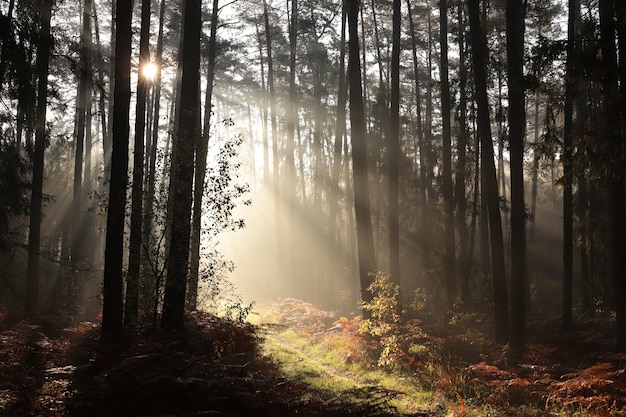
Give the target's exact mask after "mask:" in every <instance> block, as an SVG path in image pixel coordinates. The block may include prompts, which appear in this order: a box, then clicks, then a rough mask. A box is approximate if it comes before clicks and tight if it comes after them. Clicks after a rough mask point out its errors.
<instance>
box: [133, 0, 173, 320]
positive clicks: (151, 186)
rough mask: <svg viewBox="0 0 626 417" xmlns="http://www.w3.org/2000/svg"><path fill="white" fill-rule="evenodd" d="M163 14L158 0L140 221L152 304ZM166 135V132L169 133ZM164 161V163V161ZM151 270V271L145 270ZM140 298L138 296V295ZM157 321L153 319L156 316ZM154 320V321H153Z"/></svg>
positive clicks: (148, 303) (154, 296) (148, 297)
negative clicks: (150, 115)
mask: <svg viewBox="0 0 626 417" xmlns="http://www.w3.org/2000/svg"><path fill="white" fill-rule="evenodd" d="M164 16H165V0H161V4H160V6H159V32H158V35H157V45H156V54H155V64H156V66H157V71H156V74H155V77H154V90H153V93H152V94H153V97H152V100H153V101H154V105H153V109H152V111H153V116H152V123H153V126H152V131H151V134H152V136H151V137H150V152H149V155H148V160H149V161H148V166H147V173H146V185H145V188H146V198H145V199H144V205H145V206H144V209H143V225H142V235H143V237H142V239H141V243H142V247H143V249H144V258H143V259H144V260H145V261H146V264H145V266H146V268H144V270H145V273H144V279H145V281H144V282H143V285H142V287H143V288H144V289H145V291H144V294H145V296H146V300H145V301H146V302H145V304H143V305H145V306H153V305H155V304H156V303H158V296H157V292H158V291H159V289H158V287H159V285H158V284H157V281H160V278H159V277H158V273H156V274H155V275H156V276H152V275H151V273H153V272H156V268H154V266H153V265H156V259H155V258H156V256H155V255H156V251H155V247H154V242H153V241H152V239H153V238H152V236H153V230H152V229H153V223H154V216H153V206H154V198H155V188H156V160H157V147H158V143H159V119H160V112H161V66H162V65H163V24H164ZM168 137H169V136H168ZM164 165H165V164H164ZM148 272H150V273H148ZM140 298H141V297H140ZM155 322H156V320H155ZM153 324H155V323H153Z"/></svg>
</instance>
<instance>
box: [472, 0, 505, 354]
mask: <svg viewBox="0 0 626 417" xmlns="http://www.w3.org/2000/svg"><path fill="white" fill-rule="evenodd" d="M467 5H468V15H469V20H470V40H471V44H472V52H473V60H472V61H473V69H474V84H475V86H476V93H475V94H476V97H475V100H476V104H477V106H478V131H479V135H480V142H481V148H482V149H481V162H482V175H483V176H484V184H485V186H486V187H485V190H483V191H484V192H485V193H486V199H487V208H488V215H489V235H490V244H491V274H492V281H493V305H494V317H495V328H496V341H497V342H498V343H506V342H507V341H508V340H509V319H508V317H509V308H508V300H507V290H506V272H505V266H504V244H503V241H502V223H501V220H500V207H499V198H498V182H497V179H496V167H495V164H494V161H493V144H492V141H491V121H490V118H489V101H488V98H487V74H486V65H487V56H486V55H487V53H486V52H487V46H486V41H485V37H484V34H483V32H482V27H481V22H480V9H479V0H467Z"/></svg>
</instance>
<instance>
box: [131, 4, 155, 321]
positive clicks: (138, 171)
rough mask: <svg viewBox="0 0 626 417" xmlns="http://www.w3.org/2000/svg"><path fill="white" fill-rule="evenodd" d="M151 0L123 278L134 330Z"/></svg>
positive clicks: (143, 40) (142, 39) (145, 20)
mask: <svg viewBox="0 0 626 417" xmlns="http://www.w3.org/2000/svg"><path fill="white" fill-rule="evenodd" d="M150 6H151V0H142V1H141V29H140V35H139V68H138V71H137V104H136V109H135V145H134V148H133V186H132V192H131V204H132V207H131V215H130V247H129V255H128V276H127V278H126V305H125V309H124V325H125V326H126V327H127V328H129V329H133V328H134V327H135V326H136V325H137V317H138V314H139V266H140V265H141V237H142V236H141V223H142V217H143V191H144V190H143V173H144V166H143V160H144V148H145V146H144V133H145V127H146V97H147V94H148V83H149V82H151V80H149V79H148V77H147V76H146V74H145V73H144V72H143V71H144V70H145V67H146V65H148V63H149V62H150V49H149V48H150V9H151V7H150Z"/></svg>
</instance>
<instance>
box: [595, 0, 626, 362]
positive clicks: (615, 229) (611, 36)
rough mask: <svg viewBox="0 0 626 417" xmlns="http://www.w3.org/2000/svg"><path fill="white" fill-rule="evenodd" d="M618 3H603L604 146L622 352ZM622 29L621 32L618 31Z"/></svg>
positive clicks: (625, 283)
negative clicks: (607, 160)
mask: <svg viewBox="0 0 626 417" xmlns="http://www.w3.org/2000/svg"><path fill="white" fill-rule="evenodd" d="M617 3H618V2H617V1H616V0H600V1H599V12H600V43H601V51H602V64H603V71H604V74H603V75H604V77H603V85H602V87H603V109H602V110H603V113H604V118H605V120H604V131H603V137H604V144H603V145H604V147H605V151H606V152H607V153H606V155H611V158H612V160H611V161H609V162H608V163H609V165H608V172H607V181H606V183H607V184H606V186H607V192H608V194H609V222H610V223H609V224H610V226H609V228H610V234H609V241H608V245H607V247H608V248H609V263H610V266H611V268H610V274H611V276H612V280H613V289H614V291H615V313H616V336H617V347H618V349H620V350H624V349H626V279H625V278H624V277H625V276H626V257H624V253H623V251H624V247H625V245H626V230H625V228H626V220H625V219H624V211H625V203H626V202H625V201H624V200H625V196H624V162H623V158H624V145H623V133H622V129H621V123H620V117H621V116H623V112H624V110H623V109H620V104H624V103H623V101H624V100H623V98H622V97H620V96H621V95H622V94H623V91H620V89H619V85H620V84H619V82H620V81H626V80H623V79H622V80H620V79H619V75H620V69H621V70H622V71H623V67H622V68H619V64H618V61H617V51H616V48H615V39H616V37H617V33H619V34H620V36H619V37H618V39H619V40H620V45H619V46H620V47H621V49H620V51H624V49H626V46H625V45H623V41H624V36H626V34H625V33H623V29H624V27H623V25H624V18H625V17H626V16H624V10H623V5H622V4H621V2H620V4H619V5H618V4H617ZM617 7H620V13H619V18H620V21H619V24H617V25H616V15H617ZM618 29H619V32H616V31H617V30H618ZM622 58H623V57H621V56H620V62H621V65H622V66H623V65H624V62H622V61H623V59H622ZM622 90H623V86H622Z"/></svg>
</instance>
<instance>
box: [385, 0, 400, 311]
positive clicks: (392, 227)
mask: <svg viewBox="0 0 626 417" xmlns="http://www.w3.org/2000/svg"><path fill="white" fill-rule="evenodd" d="M400 6H401V4H400V0H393V23H392V26H393V35H392V36H393V40H392V51H391V112H390V115H389V125H390V126H389V139H388V140H387V143H388V149H387V152H388V154H389V155H388V161H389V166H388V169H389V174H388V175H389V195H388V198H389V213H388V214H387V215H388V216H389V273H390V275H391V280H392V282H394V283H395V284H396V285H399V284H400V282H401V277H400V219H399V216H400V214H399V212H398V211H399V209H398V203H399V201H398V200H399V185H400V184H399V182H400V178H399V177H400V167H399V165H400V48H401V46H400V31H401V27H400V25H401V24H402V11H401V9H400ZM398 308H400V307H398Z"/></svg>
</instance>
